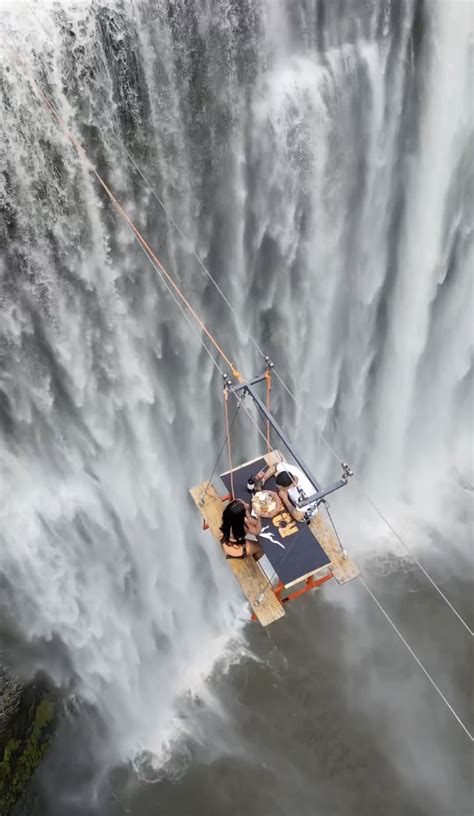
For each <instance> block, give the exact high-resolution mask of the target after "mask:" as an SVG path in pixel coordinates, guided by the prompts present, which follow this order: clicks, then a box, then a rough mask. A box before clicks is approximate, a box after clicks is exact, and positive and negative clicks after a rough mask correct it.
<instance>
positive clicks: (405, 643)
mask: <svg viewBox="0 0 474 816" xmlns="http://www.w3.org/2000/svg"><path fill="white" fill-rule="evenodd" d="M359 580H360V582H361V584H362V586H363V587H364V588H365V590H366V591H367V592H368V594H369V595H370V597H371V598H372V600H373V601H374V602H375V603H376V604H377V606H378V608H379V609H380V611H381V612H382V614H383V615H384V616H385V617H386V619H387V620H388V622H389V624H390V626H391V627H392V628H393V629H394V630H395V632H396V633H397V635H398V637H399V638H400V640H401V641H402V643H403V644H404V645H405V646H406V648H407V649H408V651H409V652H410V654H411V656H412V657H413V659H414V660H415V661H416V662H417V663H418V665H419V667H420V669H421V670H422V671H423V673H424V674H425V675H426V677H427V678H428V680H429V681H430V683H431V685H432V686H433V688H434V689H436V691H437V692H438V694H439V696H440V697H441V699H442V700H443V702H444V703H445V704H446V706H447V707H448V708H449V710H450V712H451V714H452V715H453V716H454V718H455V719H456V720H457V721H458V723H459V725H460V726H461V728H462V729H463V730H464V731H465V732H466V734H467V736H468V737H469V739H470V740H471V742H474V737H473V736H472V734H471V732H470V731H469V730H468V728H467V727H466V726H465V725H464V723H463V721H462V720H461V718H460V717H459V715H458V714H456V712H455V710H454V708H453V707H452V705H451V703H450V702H449V701H448V700H447V699H446V697H445V696H444V694H443V692H442V691H441V689H440V688H439V686H438V685H437V684H436V683H435V681H434V680H433V678H432V676H431V674H430V673H429V672H428V670H427V669H426V668H425V667H424V665H423V663H422V662H421V660H420V658H419V657H417V656H416V654H415V652H414V651H413V649H412V648H411V646H410V644H409V643H408V642H407V640H406V639H405V638H404V637H403V635H402V633H401V632H400V630H399V628H398V627H397V625H396V623H394V621H393V620H392V618H391V617H390V615H389V614H388V612H387V611H386V610H385V609H384V607H383V606H382V604H381V603H380V601H379V600H378V598H376V597H375V595H374V593H373V592H372V590H371V589H370V587H369V586H367V584H366V582H365V580H364V578H363V577H362V575H359Z"/></svg>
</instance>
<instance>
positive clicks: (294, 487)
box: [255, 462, 318, 523]
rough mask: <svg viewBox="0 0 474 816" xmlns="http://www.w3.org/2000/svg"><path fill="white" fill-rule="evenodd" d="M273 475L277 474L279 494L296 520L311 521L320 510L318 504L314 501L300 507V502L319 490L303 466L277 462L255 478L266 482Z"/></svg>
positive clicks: (276, 480)
mask: <svg viewBox="0 0 474 816" xmlns="http://www.w3.org/2000/svg"><path fill="white" fill-rule="evenodd" d="M271 476H275V482H276V484H277V486H278V488H279V490H278V495H279V496H280V499H281V500H282V502H283V504H284V505H285V507H286V509H287V510H288V512H289V514H290V515H291V516H292V517H293V518H294V519H295V521H307V522H308V523H309V522H310V521H311V519H312V517H313V516H314V515H315V514H316V513H317V512H318V505H317V504H316V502H313V504H306V505H303V507H301V508H299V507H298V502H299V501H300V500H303V501H304V500H305V499H309V498H310V496H313V495H314V494H315V493H316V492H317V490H316V488H315V486H314V485H313V484H312V483H311V482H310V480H309V479H308V477H307V476H306V475H305V474H304V473H303V471H302V470H301V468H299V467H296V465H290V464H289V463H288V462H277V463H276V464H275V465H271V466H270V467H269V468H268V469H267V470H261V471H260V472H259V473H257V475H256V476H255V478H256V479H260V480H261V481H262V482H263V484H265V482H266V481H268V479H269V478H270V477H271Z"/></svg>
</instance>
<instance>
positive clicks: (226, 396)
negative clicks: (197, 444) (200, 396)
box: [224, 386, 239, 499]
mask: <svg viewBox="0 0 474 816" xmlns="http://www.w3.org/2000/svg"><path fill="white" fill-rule="evenodd" d="M228 399H229V389H228V387H227V386H226V387H225V388H224V420H225V435H226V439H227V456H228V458H229V470H230V494H231V498H232V499H234V497H235V493H234V471H233V468H232V444H231V438H230V428H229V415H228V407H227V402H228ZM237 408H239V406H237Z"/></svg>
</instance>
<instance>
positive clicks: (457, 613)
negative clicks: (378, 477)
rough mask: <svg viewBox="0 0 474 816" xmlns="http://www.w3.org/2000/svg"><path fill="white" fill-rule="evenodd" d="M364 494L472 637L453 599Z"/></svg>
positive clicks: (367, 496)
mask: <svg viewBox="0 0 474 816" xmlns="http://www.w3.org/2000/svg"><path fill="white" fill-rule="evenodd" d="M363 495H364V496H365V498H366V499H367V501H368V502H369V504H370V505H371V506H372V507H373V509H374V510H375V512H376V513H378V515H379V516H380V518H381V519H382V521H384V522H385V524H386V525H387V527H388V529H389V530H391V532H392V533H393V535H394V536H395V538H396V539H397V540H398V541H399V542H400V544H401V545H402V546H403V547H404V549H405V551H406V552H407V553H408V555H409V556H410V558H411V559H412V561H414V562H415V564H416V565H417V566H418V567H419V569H420V570H421V571H422V573H423V575H425V577H426V578H427V579H428V581H429V582H430V584H431V585H432V586H433V587H434V589H435V590H436V592H438V593H439V595H440V596H441V598H442V599H443V601H444V602H445V603H446V604H447V605H448V606H449V608H450V609H451V611H452V612H453V613H454V614H455V615H456V617H457V618H458V620H459V621H460V622H461V623H462V625H463V626H464V628H465V629H467V631H468V632H469V634H470V635H471V637H472V636H473V635H474V632H473V631H472V629H471V628H470V626H469V625H468V624H467V623H466V621H465V620H464V618H462V617H461V615H460V614H459V612H458V611H457V610H456V609H455V608H454V606H453V605H452V603H451V601H450V600H449V599H448V598H447V597H446V595H445V594H444V592H443V591H442V590H441V589H440V588H439V586H438V585H437V584H436V582H435V581H434V579H433V578H432V577H431V575H430V574H429V572H427V570H426V569H425V568H424V566H423V564H420V562H419V561H418V559H417V558H416V556H414V555H413V554H412V553H411V552H410V550H409V549H408V547H407V545H406V544H405V542H404V541H403V539H402V538H401V536H400V535H399V534H398V533H397V531H396V530H395V528H394V527H393V526H392V525H391V524H390V522H389V520H388V519H387V518H386V516H384V514H383V513H382V511H381V510H379V508H378V507H377V505H376V504H375V502H374V501H373V500H372V499H371V498H370V496H369V495H368V493H366V492H365V491H363Z"/></svg>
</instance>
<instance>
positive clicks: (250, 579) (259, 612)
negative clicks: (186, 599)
mask: <svg viewBox="0 0 474 816" xmlns="http://www.w3.org/2000/svg"><path fill="white" fill-rule="evenodd" d="M206 484H207V482H202V484H199V485H196V487H192V488H191V489H190V491H189V492H190V493H191V496H192V497H193V499H194V501H195V503H196V505H197V507H198V509H199V511H200V513H201V515H202V517H203V518H204V520H205V521H206V522H207V524H208V525H209V530H210V531H211V533H212V535H213V536H214V538H215V539H216V541H217V542H218V544H219V548H220V538H221V533H220V529H219V528H220V526H221V523H222V510H223V508H224V504H223V502H222V500H221V499H220V498H219V496H218V494H217V492H216V490H215V488H214V487H213V486H212V485H210V486H209V488H208V489H207V491H206ZM204 493H205V494H206V495H205V496H204V498H202V497H203V494H204ZM226 561H227V563H228V564H229V567H230V569H231V570H232V572H233V574H234V576H235V578H236V580H237V581H238V582H239V584H240V587H241V589H242V592H243V593H244V595H245V597H246V598H247V600H248V602H249V604H250V606H251V607H252V610H253V612H254V613H255V615H256V617H257V618H258V620H259V621H260V623H261V624H262V626H268V624H270V623H273V622H274V621H276V620H278V619H279V618H282V617H283V616H284V614H285V610H284V609H283V605H282V604H281V603H280V601H279V600H278V598H277V597H276V595H275V594H274V592H273V590H272V588H271V586H270V585H269V582H268V578H267V577H266V575H265V574H264V573H263V572H262V570H261V569H260V567H259V566H258V564H257V562H256V561H255V560H254V559H253V558H242V559H240V558H239V559H237V558H235V559H230V558H228V559H226ZM262 592H263V593H264V594H263V596H262V597H260V596H261V595H262Z"/></svg>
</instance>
